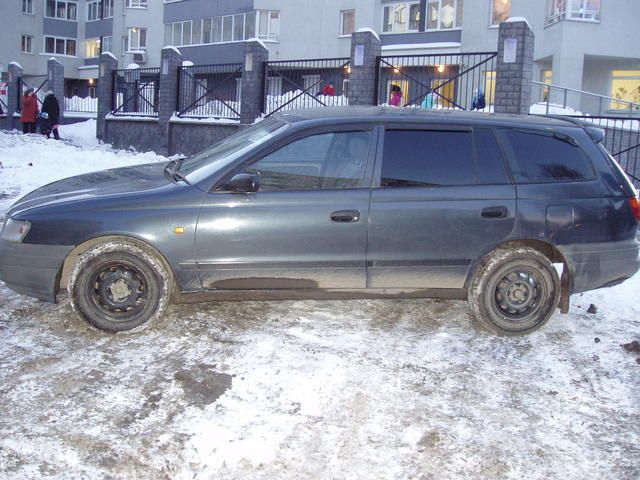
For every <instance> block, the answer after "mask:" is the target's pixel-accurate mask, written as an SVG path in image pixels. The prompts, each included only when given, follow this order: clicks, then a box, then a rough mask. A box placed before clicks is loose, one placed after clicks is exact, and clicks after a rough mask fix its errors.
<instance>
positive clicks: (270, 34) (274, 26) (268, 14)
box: [256, 10, 280, 41]
mask: <svg viewBox="0 0 640 480" xmlns="http://www.w3.org/2000/svg"><path fill="white" fill-rule="evenodd" d="M256 15H257V25H258V38H259V39H261V40H273V41H278V39H279V38H280V12H279V11H277V10H257V11H256Z"/></svg>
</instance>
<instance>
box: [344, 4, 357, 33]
mask: <svg viewBox="0 0 640 480" xmlns="http://www.w3.org/2000/svg"><path fill="white" fill-rule="evenodd" d="M355 29H356V11H355V10H342V11H341V12H340V35H351V34H352V33H353V32H354V31H355Z"/></svg>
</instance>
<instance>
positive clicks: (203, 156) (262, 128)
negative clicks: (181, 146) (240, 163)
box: [180, 118, 288, 183]
mask: <svg viewBox="0 0 640 480" xmlns="http://www.w3.org/2000/svg"><path fill="white" fill-rule="evenodd" d="M287 125H288V124H287V123H286V122H283V121H282V120H278V119H275V118H270V119H268V120H264V121H262V122H260V123H258V124H256V125H254V126H252V127H249V128H247V129H246V130H241V131H240V132H238V133H236V134H234V135H231V136H229V137H227V138H225V139H224V140H223V141H221V142H219V143H217V144H215V145H214V146H213V147H211V148H208V149H206V150H203V151H202V152H200V153H198V154H197V155H195V156H193V157H191V158H188V159H186V160H184V162H183V163H182V165H181V166H180V173H181V174H182V175H184V176H185V177H187V178H188V179H189V181H190V182H191V183H197V182H200V181H202V180H205V179H206V178H208V177H210V176H211V175H213V174H214V173H215V172H216V171H218V170H219V169H220V168H222V167H224V166H225V165H228V164H230V163H231V162H233V161H234V160H235V159H237V158H238V157H239V156H240V155H243V154H244V153H246V152H247V151H249V150H251V149H252V148H254V147H256V146H258V145H260V144H262V143H264V142H266V141H267V140H269V139H270V138H272V137H274V136H275V135H277V134H278V133H280V132H281V131H282V130H284V129H285V128H286V127H287Z"/></svg>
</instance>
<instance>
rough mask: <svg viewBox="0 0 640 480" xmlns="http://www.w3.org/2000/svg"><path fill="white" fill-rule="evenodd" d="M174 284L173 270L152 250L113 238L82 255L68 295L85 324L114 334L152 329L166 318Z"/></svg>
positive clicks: (75, 268)
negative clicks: (162, 318) (163, 316)
mask: <svg viewBox="0 0 640 480" xmlns="http://www.w3.org/2000/svg"><path fill="white" fill-rule="evenodd" d="M172 284H173V282H172V277H171V272H170V271H169V269H168V268H167V267H166V266H165V264H164V262H162V261H161V260H160V259H159V258H158V257H157V255H156V254H155V253H154V252H152V251H151V249H149V248H144V247H142V246H139V245H137V244H134V243H132V242H128V241H126V240H112V241H106V242H105V243H101V244H99V245H96V246H95V247H93V248H91V249H89V250H87V251H86V252H85V253H83V254H82V255H80V257H79V258H78V260H77V261H76V263H75V265H74V267H73V269H72V271H71V274H70V276H69V283H68V286H67V291H68V293H69V299H70V301H71V307H72V308H73V310H74V311H75V312H76V314H77V315H78V316H79V317H80V318H81V319H82V320H85V321H86V322H88V323H89V324H91V325H93V326H94V327H96V328H99V329H100V330H104V331H107V332H113V333H115V332H123V331H127V330H133V329H139V328H142V326H143V325H144V326H149V325H151V324H153V323H154V322H155V321H156V320H157V319H158V318H160V317H162V315H163V313H164V311H165V309H166V307H167V305H168V303H169V299H170V298H171V287H172Z"/></svg>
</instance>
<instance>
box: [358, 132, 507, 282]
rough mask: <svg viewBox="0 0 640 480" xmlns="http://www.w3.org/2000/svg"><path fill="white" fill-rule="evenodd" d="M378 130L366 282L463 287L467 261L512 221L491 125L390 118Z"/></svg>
mask: <svg viewBox="0 0 640 480" xmlns="http://www.w3.org/2000/svg"><path fill="white" fill-rule="evenodd" d="M380 137H381V138H380V142H381V143H382V145H381V147H379V149H378V150H379V154H378V157H377V161H376V178H375V179H374V188H373V189H372V194H371V210H370V226H369V238H368V253H367V286H368V287H370V288H462V287H463V286H464V282H465V279H466V276H467V273H468V272H469V269H470V267H471V264H472V262H473V261H474V260H475V259H476V258H478V257H479V256H480V255H482V254H483V253H485V252H487V251H488V250H490V249H492V248H493V247H494V246H495V245H497V244H499V243H500V242H501V241H503V240H504V239H506V238H507V237H508V236H509V235H510V233H511V231H512V230H513V228H514V224H515V218H516V195H515V187H514V185H513V184H512V183H511V182H510V180H509V179H508V174H507V170H506V168H505V161H504V159H503V155H502V151H501V149H500V147H499V144H498V143H497V141H496V138H495V135H494V133H493V131H492V130H491V129H489V128H478V129H475V130H472V129H471V128H466V127H458V126H452V127H447V126H444V127H425V126H424V125H422V126H419V125H416V126H406V125H395V126H394V125H389V126H387V127H386V129H385V132H384V135H381V136H380ZM476 152H478V153H476Z"/></svg>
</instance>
